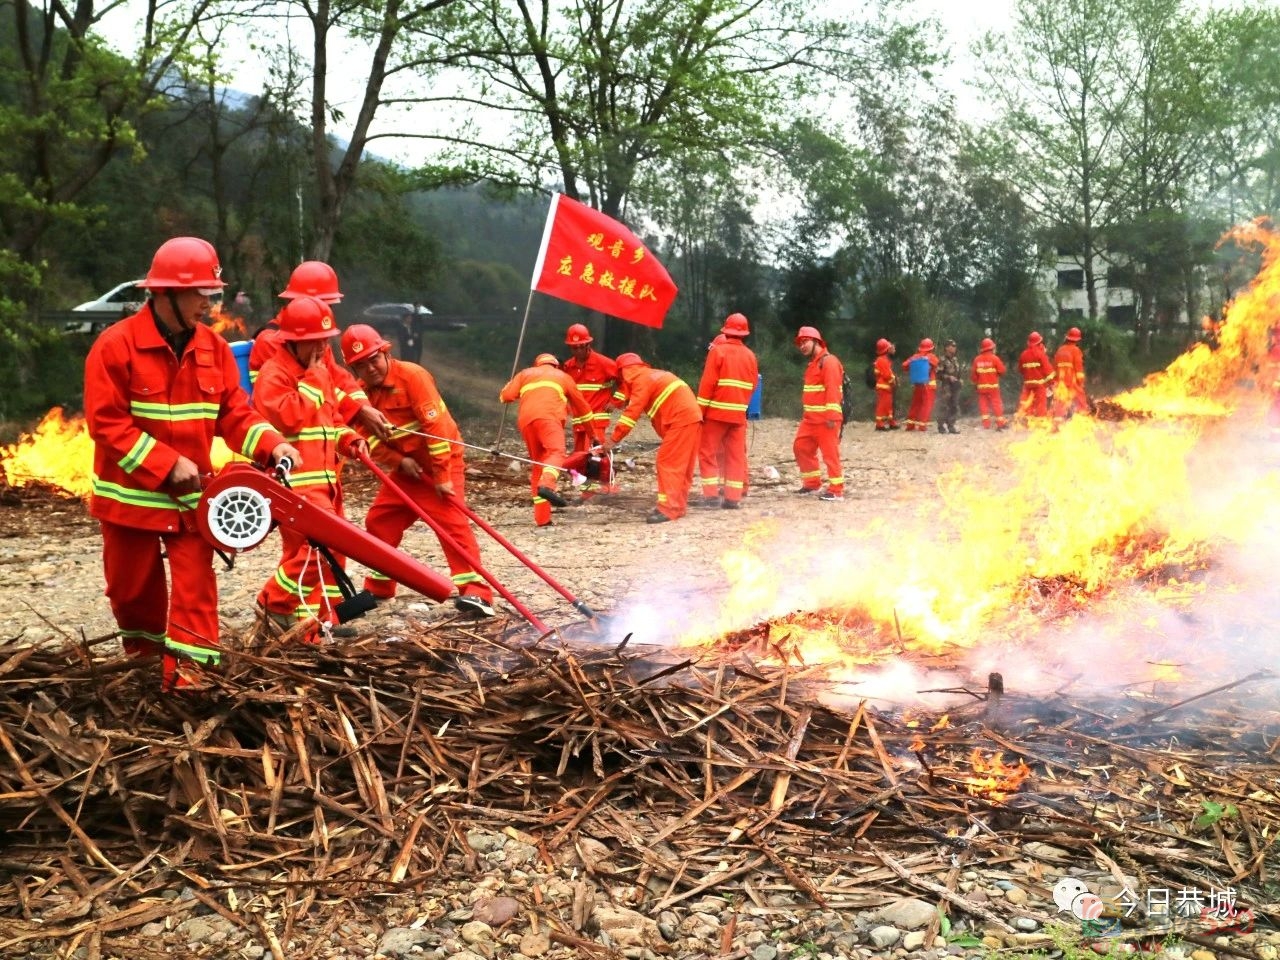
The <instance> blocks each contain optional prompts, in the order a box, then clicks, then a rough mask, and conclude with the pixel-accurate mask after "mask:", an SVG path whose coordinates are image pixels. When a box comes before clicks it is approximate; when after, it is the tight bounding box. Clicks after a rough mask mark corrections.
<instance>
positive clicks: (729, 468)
mask: <svg viewBox="0 0 1280 960" xmlns="http://www.w3.org/2000/svg"><path fill="white" fill-rule="evenodd" d="M698 470H699V472H700V473H701V476H702V495H703V496H704V497H707V498H711V497H714V496H716V495H717V494H719V492H720V487H721V486H723V487H724V498H725V499H726V500H731V501H737V500H741V499H742V488H743V484H744V482H745V481H746V478H747V425H746V424H745V423H731V422H730V421H728V420H705V421H703V423H702V439H701V440H700V441H699V442H698ZM708 480H711V481H712V482H710V483H709V482H708Z"/></svg>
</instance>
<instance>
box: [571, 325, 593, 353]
mask: <svg viewBox="0 0 1280 960" xmlns="http://www.w3.org/2000/svg"><path fill="white" fill-rule="evenodd" d="M564 342H565V343H566V344H568V345H569V346H571V347H580V346H582V344H584V343H592V342H594V341H593V340H592V337H591V331H590V330H588V329H587V325H586V324H585V323H575V324H574V325H573V326H571V327H570V328H569V329H568V330H566V331H565V335H564Z"/></svg>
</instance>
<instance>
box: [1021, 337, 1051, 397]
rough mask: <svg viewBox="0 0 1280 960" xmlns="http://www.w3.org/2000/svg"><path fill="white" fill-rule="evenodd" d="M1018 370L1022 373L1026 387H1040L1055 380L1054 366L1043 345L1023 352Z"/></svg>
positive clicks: (1040, 344) (1038, 344) (1037, 345)
mask: <svg viewBox="0 0 1280 960" xmlns="http://www.w3.org/2000/svg"><path fill="white" fill-rule="evenodd" d="M1018 369H1019V370H1021V371H1022V385H1023V386H1024V387H1038V386H1040V385H1041V384H1047V383H1049V382H1050V381H1051V380H1052V379H1053V364H1052V363H1050V362H1049V354H1047V353H1046V352H1045V349H1044V344H1042V343H1037V344H1036V345H1035V346H1034V347H1027V349H1025V350H1023V351H1022V354H1021V356H1019V357H1018Z"/></svg>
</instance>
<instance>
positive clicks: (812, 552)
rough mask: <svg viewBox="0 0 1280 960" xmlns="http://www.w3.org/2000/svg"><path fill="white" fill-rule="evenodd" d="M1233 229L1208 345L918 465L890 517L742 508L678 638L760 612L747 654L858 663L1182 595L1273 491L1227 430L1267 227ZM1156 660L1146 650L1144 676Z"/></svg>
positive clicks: (1247, 412) (1246, 533) (1163, 673)
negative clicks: (1027, 427) (1253, 253)
mask: <svg viewBox="0 0 1280 960" xmlns="http://www.w3.org/2000/svg"><path fill="white" fill-rule="evenodd" d="M1233 236H1234V237H1235V239H1237V240H1238V241H1240V242H1242V243H1250V244H1261V245H1263V247H1264V251H1263V261H1262V269H1261V272H1260V273H1259V274H1258V276H1257V277H1256V278H1255V279H1254V280H1253V281H1252V282H1251V284H1250V285H1249V287H1248V288H1247V289H1246V290H1245V291H1243V292H1242V293H1241V294H1240V295H1239V296H1238V297H1237V298H1236V299H1235V300H1234V301H1233V302H1232V303H1231V304H1229V306H1228V308H1227V311H1226V315H1225V317H1224V319H1223V321H1222V322H1221V324H1220V325H1219V326H1218V329H1217V330H1216V338H1215V339H1216V346H1215V347H1210V346H1209V345H1207V344H1197V345H1195V346H1194V347H1192V348H1191V349H1190V350H1188V351H1187V352H1186V353H1185V354H1183V355H1182V356H1180V357H1179V358H1177V359H1176V360H1175V361H1174V362H1173V363H1171V364H1170V365H1169V367H1168V368H1167V369H1166V370H1164V371H1162V372H1160V373H1157V374H1154V375H1152V376H1150V377H1148V378H1147V380H1146V381H1145V382H1144V383H1143V385H1142V386H1140V387H1138V388H1137V389H1135V390H1131V391H1129V392H1127V393H1124V394H1122V395H1120V396H1118V397H1116V398H1114V401H1113V402H1114V403H1115V404H1116V405H1117V406H1118V407H1119V408H1120V409H1122V410H1123V411H1128V412H1129V413H1131V414H1133V415H1134V416H1130V417H1127V418H1124V419H1120V420H1119V421H1103V420H1100V419H1097V418H1092V417H1087V416H1077V417H1074V418H1073V419H1071V420H1069V421H1067V422H1066V423H1065V424H1063V425H1062V427H1061V429H1060V430H1058V431H1056V432H1049V431H1030V432H1029V433H1027V434H1025V435H1024V437H1023V438H1020V439H1018V440H1016V441H1014V442H1013V443H1011V444H1010V445H1009V446H1008V447H1007V448H997V450H996V452H993V453H992V457H998V458H999V459H998V460H993V461H992V465H993V466H998V469H991V470H974V469H972V468H971V467H957V468H956V469H955V470H953V471H951V472H949V473H947V474H945V475H943V476H941V477H939V478H938V479H937V482H936V483H937V497H936V498H934V499H933V500H932V501H925V502H919V501H914V502H912V503H908V504H903V505H901V506H899V507H898V508H897V509H895V510H894V511H893V512H892V514H889V513H888V512H885V511H881V512H879V513H878V514H877V515H873V516H870V517H869V518H864V517H859V518H856V519H854V518H850V519H851V522H849V523H848V524H847V525H844V526H838V525H834V524H833V525H830V526H824V527H823V528H822V529H821V531H820V533H819V532H815V534H814V535H813V536H811V537H799V536H796V531H795V530H794V529H783V528H782V527H781V525H778V524H771V523H769V522H768V521H766V522H763V523H761V524H758V525H757V526H755V527H753V528H752V529H751V530H750V531H749V532H748V535H747V536H746V537H745V538H744V542H743V544H742V545H741V547H739V548H737V549H734V550H731V551H728V552H727V553H726V554H724V555H723V556H722V557H721V564H722V566H723V568H724V571H725V575H726V578H727V581H728V584H729V592H728V595H727V597H726V598H725V599H724V601H723V602H722V603H720V604H719V605H718V606H717V607H715V608H712V609H710V610H707V611H703V610H702V609H699V610H698V611H697V615H696V616H689V615H688V611H687V610H685V609H683V608H682V612H683V613H684V615H685V621H684V623H682V624H681V627H680V629H679V632H678V633H677V636H679V638H680V641H681V642H682V643H685V644H699V645H701V644H716V643H719V642H720V638H723V637H724V636H726V635H727V634H731V633H733V632H734V631H741V630H743V629H744V628H746V627H747V626H748V625H751V624H759V623H762V622H768V623H769V638H770V640H769V643H768V645H767V646H768V648H769V649H768V651H767V652H769V653H771V654H773V655H774V656H775V657H777V658H778V659H779V660H782V661H784V662H797V663H804V664H814V663H817V662H822V661H824V660H825V661H826V662H828V663H830V664H832V665H833V666H837V665H838V666H844V667H846V668H849V670H850V673H851V674H852V675H853V676H855V677H861V676H864V675H865V671H861V670H859V669H858V668H859V667H861V666H864V665H865V664H867V663H869V662H873V661H875V662H885V661H886V658H887V657H888V656H889V655H891V653H892V652H894V651H896V652H899V653H901V652H903V651H911V652H913V653H914V654H916V656H917V658H920V657H926V658H927V657H928V656H930V655H946V654H948V653H949V652H951V651H954V650H955V649H958V648H968V647H972V646H974V645H976V644H978V643H980V642H983V641H987V640H990V639H993V637H998V638H1000V639H1005V638H1017V637H1021V636H1027V635H1036V634H1038V633H1039V632H1040V631H1041V630H1042V629H1043V625H1044V623H1045V622H1046V621H1058V622H1061V623H1064V624H1065V623H1068V622H1070V621H1071V620H1073V619H1074V618H1078V617H1079V616H1080V615H1081V614H1082V613H1084V612H1086V611H1088V612H1091V613H1098V614H1100V615H1102V616H1104V617H1105V615H1106V614H1107V613H1108V611H1109V610H1114V611H1117V612H1119V611H1121V610H1123V609H1124V608H1125V605H1126V604H1129V605H1132V604H1133V602H1134V601H1133V596H1134V595H1135V591H1129V590H1126V587H1135V588H1137V591H1136V592H1137V593H1140V594H1141V595H1142V597H1144V598H1151V599H1154V600H1155V601H1157V602H1158V603H1160V604H1163V605H1165V606H1169V605H1172V606H1175V607H1177V606H1179V605H1180V606H1181V607H1182V608H1183V609H1187V608H1189V607H1190V606H1191V605H1192V604H1194V603H1196V602H1197V601H1198V600H1199V599H1200V598H1201V597H1202V595H1203V593H1204V590H1205V583H1204V581H1205V575H1206V572H1207V571H1209V570H1210V569H1211V567H1212V565H1213V563H1214V562H1215V557H1216V556H1217V555H1218V551H1219V548H1220V547H1223V546H1225V545H1231V544H1241V543H1252V542H1254V539H1252V538H1256V537H1257V528H1258V525H1259V508H1258V505H1260V504H1274V503H1277V502H1280V471H1275V470H1266V469H1261V468H1260V467H1257V466H1255V465H1254V464H1255V463H1256V461H1257V459H1258V455H1257V454H1256V453H1253V454H1250V455H1245V456H1242V455H1241V451H1240V448H1239V446H1232V444H1238V442H1239V437H1238V434H1239V433H1240V432H1242V431H1249V430H1253V431H1255V432H1258V431H1260V429H1261V426H1262V414H1263V411H1264V410H1265V409H1266V407H1267V406H1268V405H1270V404H1271V403H1272V400H1273V397H1272V395H1271V393H1270V392H1269V391H1271V390H1272V389H1273V388H1272V384H1273V383H1274V381H1275V370H1276V369H1280V358H1275V359H1272V358H1269V357H1268V349H1269V348H1270V347H1271V345H1272V343H1273V342H1274V341H1275V339H1276V337H1274V336H1273V331H1272V325H1273V323H1274V322H1275V317H1276V314H1277V311H1276V310H1275V309H1274V307H1273V304H1276V303H1280V235H1277V234H1276V233H1273V232H1271V231H1270V230H1268V229H1266V228H1264V227H1263V226H1261V225H1258V224H1254V225H1251V226H1248V227H1244V228H1241V229H1240V230H1238V231H1236V232H1235V233H1234V234H1233ZM1276 352H1277V353H1280V351H1276ZM1258 383H1261V384H1262V385H1263V386H1264V388H1265V390H1266V391H1268V392H1265V393H1260V391H1259V390H1258V389H1257V387H1256V386H1255V384H1258ZM1277 402H1278V404H1280V401H1277ZM1277 409H1280V406H1278V408H1277ZM1228 418H1230V421H1231V422H1230V424H1229V426H1228ZM1232 431H1234V432H1235V433H1234V434H1233V433H1232ZM1249 442H1250V444H1254V445H1256V444H1258V443H1259V442H1261V443H1262V444H1264V445H1265V443H1266V442H1267V441H1266V440H1265V439H1261V440H1260V441H1259V440H1251V441H1249ZM979 446H980V447H981V445H979ZM1228 476H1229V478H1230V483H1229V484H1228V483H1225V482H1224V481H1225V479H1226V478H1227V477H1228ZM780 570H786V571H788V572H789V573H791V572H792V571H794V573H791V575H789V576H785V577H784V576H779V575H778V571H780ZM1109 605H1110V606H1109ZM797 610H805V611H814V610H818V611H821V612H820V613H818V614H811V613H810V614H797V613H795V611H797ZM688 623H696V624H697V625H698V626H697V628H696V629H693V630H690V628H689V627H688V625H687V624H688ZM1134 626H1135V624H1133V623H1132V621H1126V619H1125V617H1124V616H1123V615H1121V616H1115V617H1112V618H1110V621H1109V626H1105V629H1110V630H1113V631H1114V632H1115V636H1114V637H1100V638H1099V640H1100V641H1101V643H1102V644H1103V645H1104V646H1105V644H1107V643H1121V642H1123V641H1124V639H1125V636H1126V634H1129V635H1130V636H1131V635H1132V633H1133V632H1134V630H1133V628H1134ZM1145 629H1146V630H1147V631H1148V635H1151V634H1155V633H1158V632H1159V628H1158V626H1153V625H1148V626H1146V627H1145ZM1171 673H1172V671H1171V670H1170V669H1169V667H1168V666H1167V665H1166V664H1160V663H1152V664H1151V665H1150V667H1149V668H1148V670H1147V676H1146V679H1147V680H1167V679H1168V678H1169V677H1170V675H1171Z"/></svg>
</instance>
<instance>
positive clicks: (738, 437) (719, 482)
mask: <svg viewBox="0 0 1280 960" xmlns="http://www.w3.org/2000/svg"><path fill="white" fill-rule="evenodd" d="M750 333H751V328H750V325H749V324H748V323H747V318H746V317H744V316H743V315H742V314H740V313H732V314H730V315H729V316H728V318H726V320H725V322H724V325H723V326H722V327H721V328H720V336H722V337H724V340H723V342H721V343H718V344H713V345H712V347H711V349H710V350H708V351H707V359H706V363H705V364H703V367H702V380H701V382H700V383H699V384H698V406H700V407H701V408H702V439H701V441H700V442H699V446H698V463H699V469H700V470H701V475H702V506H704V507H714V506H720V507H723V508H724V509H726V510H737V509H738V507H739V506H740V504H741V502H742V494H743V491H744V490H745V489H746V482H747V405H748V404H749V403H750V402H751V394H752V393H753V392H754V391H755V388H756V376H757V374H758V373H759V364H758V363H757V362H756V355H755V354H754V353H752V352H751V350H750V349H749V348H748V347H747V345H746V344H745V343H743V342H742V338H743V337H746V336H749V335H750ZM721 489H723V491H724V495H723V497H721V493H720V491H721Z"/></svg>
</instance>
